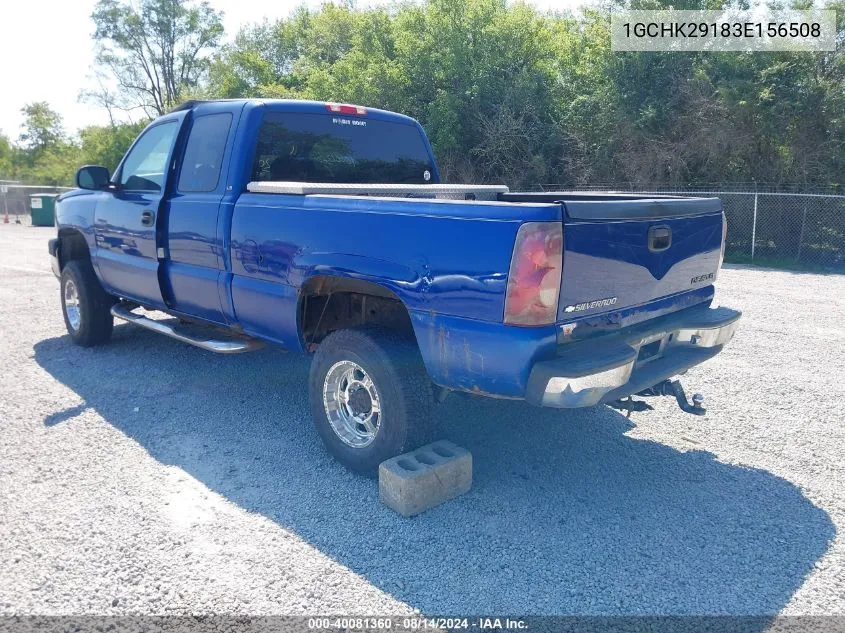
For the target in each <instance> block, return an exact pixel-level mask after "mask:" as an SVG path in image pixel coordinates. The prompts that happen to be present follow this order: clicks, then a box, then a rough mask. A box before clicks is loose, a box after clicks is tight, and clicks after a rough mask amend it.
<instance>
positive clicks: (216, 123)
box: [179, 112, 232, 192]
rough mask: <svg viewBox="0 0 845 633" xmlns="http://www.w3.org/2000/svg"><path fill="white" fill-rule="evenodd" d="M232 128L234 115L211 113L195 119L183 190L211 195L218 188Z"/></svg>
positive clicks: (181, 181)
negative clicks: (227, 140)
mask: <svg viewBox="0 0 845 633" xmlns="http://www.w3.org/2000/svg"><path fill="white" fill-rule="evenodd" d="M231 126H232V114H231V113H230V112H223V113H220V114H208V115H206V116H201V117H198V118H197V119H194V123H193V125H192V126H191V134H190V136H188V144H187V146H186V147H185V157H184V158H183V159H182V172H181V173H180V174H179V191H182V192H202V191H204V192H208V191H214V190H215V189H217V183H218V182H219V180H220V168H221V167H222V164H223V152H224V151H225V149H226V138H227V137H228V136H229V128H230V127H231Z"/></svg>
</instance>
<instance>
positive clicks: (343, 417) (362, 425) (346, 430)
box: [323, 360, 381, 448]
mask: <svg viewBox="0 0 845 633" xmlns="http://www.w3.org/2000/svg"><path fill="white" fill-rule="evenodd" d="M323 406H324V407H325V409H326V417H327V418H328V420H329V424H330V425H331V427H332V430H333V431H334V432H335V435H337V436H338V437H339V438H340V440H341V441H342V442H343V443H344V444H346V445H347V446H351V447H352V448H364V447H365V446H369V445H370V444H372V443H373V440H375V439H376V435H377V434H378V430H379V427H380V426H381V398H380V397H379V393H378V390H377V389H376V386H375V384H374V383H373V380H372V378H370V376H369V374H367V372H366V371H364V368H363V367H361V366H360V365H359V364H358V363H354V362H352V361H351V360H342V361H340V362H337V363H335V364H334V365H332V367H331V369H329V371H328V373H327V374H326V380H325V381H324V382H323Z"/></svg>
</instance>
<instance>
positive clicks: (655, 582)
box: [0, 225, 845, 615]
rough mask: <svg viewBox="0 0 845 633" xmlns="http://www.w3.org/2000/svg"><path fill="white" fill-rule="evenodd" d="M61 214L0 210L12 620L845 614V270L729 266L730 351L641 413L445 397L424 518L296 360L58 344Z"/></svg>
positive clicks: (6, 541) (723, 283) (3, 579)
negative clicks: (679, 398) (372, 476)
mask: <svg viewBox="0 0 845 633" xmlns="http://www.w3.org/2000/svg"><path fill="white" fill-rule="evenodd" d="M52 233H53V229H36V228H29V227H19V226H14V225H10V226H3V225H0V276H2V283H0V327H2V336H0V359H2V376H3V382H2V393H0V613H5V614H11V613H16V614H29V613H37V614H79V613H96V614H121V613H154V614H163V613H190V612H218V613H248V614H316V613H323V614H325V613H339V614H370V615H372V614H389V613H406V612H409V611H411V610H414V609H419V610H421V611H422V612H424V613H453V614H454V613H499V614H634V613H636V614H665V613H673V614H674V613H680V614H688V613H691V614H703V613H708V614H722V613H728V614H741V615H751V614H774V613H777V612H782V613H787V614H834V613H837V614H845V606H844V605H845V543H843V539H842V528H843V527H845V463H843V446H845V442H843V439H845V429H843V426H845V425H843V417H845V416H843V413H842V409H841V406H842V403H843V401H845V386H843V374H845V371H843V368H845V319H844V318H843V315H845V277H843V276H823V275H813V274H794V273H788V272H778V271H769V270H752V269H749V268H743V267H731V266H729V267H727V269H726V270H724V271H723V272H722V273H721V275H720V277H719V282H718V286H719V292H718V302H721V303H723V304H725V305H729V306H735V307H739V308H741V309H742V310H743V311H744V312H745V317H744V321H743V323H742V327H741V330H740V332H739V334H738V335H737V337H736V339H735V340H734V342H733V343H732V344H731V345H730V346H729V347H728V349H727V350H726V351H725V352H724V353H723V354H721V355H720V356H719V357H717V358H716V359H714V360H712V361H710V362H709V363H708V364H706V365H704V366H703V367H700V368H697V369H695V370H693V371H691V372H690V373H689V375H688V376H687V377H686V379H685V381H684V382H685V385H686V387H687V391H688V392H692V391H702V392H703V393H704V394H705V395H706V396H707V400H706V405H707V406H709V407H710V413H709V414H708V416H707V417H706V418H704V419H700V418H696V417H693V416H689V415H686V414H683V413H682V412H681V411H680V410H679V409H678V408H677V407H676V406H675V405H674V404H673V403H672V402H670V401H669V400H668V399H661V400H660V401H658V402H657V403H656V410H655V411H653V412H645V413H635V414H634V415H633V417H632V419H631V420H626V419H625V417H623V416H622V415H620V414H618V413H617V412H615V411H612V410H610V409H607V408H600V409H594V410H585V411H574V412H562V411H554V410H541V409H535V408H532V407H530V406H528V405H525V404H522V403H518V402H497V401H491V400H484V399H474V398H468V397H452V398H450V399H449V400H447V402H446V403H445V404H444V405H442V406H440V407H439V408H438V413H437V415H438V416H439V418H440V424H441V428H442V435H443V436H444V437H447V438H449V439H451V440H453V441H455V442H457V443H458V444H461V445H463V446H466V447H467V448H469V450H471V451H472V453H473V456H474V461H475V484H474V487H473V489H472V491H471V492H470V493H469V494H467V495H466V496H464V497H461V498H459V499H457V500H455V501H453V502H450V503H448V504H446V505H444V506H441V507H439V508H437V509H435V510H433V511H430V512H428V513H426V514H424V515H421V516H419V517H416V518H414V519H410V520H407V519H402V518H400V517H399V516H397V515H395V514H394V513H393V512H391V511H390V510H388V509H387V508H385V507H383V506H382V505H381V504H380V503H379V501H378V491H377V485H376V482H374V481H372V480H369V479H365V478H362V477H359V476H355V475H352V474H350V473H348V472H347V471H345V470H344V469H343V468H341V467H340V466H338V465H336V464H335V463H334V462H333V461H332V460H331V459H329V458H328V457H327V455H326V454H325V453H324V451H323V449H322V447H321V445H320V444H319V442H318V439H317V437H316V434H315V432H314V431H313V430H312V427H311V422H310V420H309V417H308V412H307V406H306V398H305V394H304V389H305V386H306V375H307V363H306V361H305V360H304V359H302V358H300V357H297V356H295V355H288V354H284V353H282V352H281V351H277V350H264V351H261V352H258V353H254V354H249V355H244V356H238V357H231V358H230V357H218V356H214V355H212V354H209V353H206V352H203V351H201V350H198V349H195V348H191V347H188V346H186V345H183V344H180V343H178V342H175V341H172V340H170V339H166V338H163V337H159V336H157V335H155V334H152V333H147V332H145V331H143V330H140V329H138V328H135V327H133V326H131V325H127V324H123V325H118V326H117V327H116V328H115V336H114V340H113V342H112V344H111V345H109V346H107V347H103V348H100V349H95V350H83V349H79V348H76V347H74V346H73V345H71V344H70V342H69V340H68V337H67V336H66V335H65V331H64V326H63V323H62V318H61V314H60V309H59V297H58V283H57V281H56V280H55V279H54V278H53V277H52V275H51V274H50V273H49V265H48V260H47V252H46V245H45V243H46V240H47V239H48V237H49V236H50V235H52Z"/></svg>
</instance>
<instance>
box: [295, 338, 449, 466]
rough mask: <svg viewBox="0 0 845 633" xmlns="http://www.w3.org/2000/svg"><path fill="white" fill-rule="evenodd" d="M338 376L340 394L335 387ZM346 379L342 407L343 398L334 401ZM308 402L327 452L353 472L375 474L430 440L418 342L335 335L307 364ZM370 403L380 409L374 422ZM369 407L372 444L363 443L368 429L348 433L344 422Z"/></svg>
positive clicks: (426, 388)
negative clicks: (369, 383)
mask: <svg viewBox="0 0 845 633" xmlns="http://www.w3.org/2000/svg"><path fill="white" fill-rule="evenodd" d="M356 366H357V368H358V369H360V370H361V372H358V371H357V370H356V369H355V367H356ZM350 372H351V373H350ZM362 373H363V375H364V376H366V377H369V378H370V379H371V381H372V386H373V389H372V390H369V389H367V388H366V387H362V385H365V384H367V383H366V380H364V379H363V377H362V375H361V374H362ZM338 376H340V377H341V378H340V386H339V389H338V388H336V387H335V385H337V382H336V381H338ZM344 376H345V377H346V378H347V391H346V393H347V394H350V393H351V394H352V395H351V397H349V400H348V403H347V407H346V408H344V405H343V403H342V402H341V400H342V399H343V398H344V397H347V396H343V395H341V396H340V398H334V397H332V396H333V394H338V393H339V392H343V377H344ZM351 381H354V384H353V382H351ZM350 385H352V386H350ZM363 391H366V392H367V393H366V394H363ZM373 394H375V398H373ZM309 397H310V401H311V415H312V417H313V419H314V424H315V426H316V427H317V432H318V433H319V434H320V437H321V438H322V440H323V443H324V444H325V446H326V449H327V450H328V452H329V453H330V454H331V455H332V456H333V457H334V458H335V459H337V460H338V461H339V462H340V463H342V464H343V465H345V466H347V467H348V468H350V469H351V470H354V471H357V472H361V473H366V474H374V473H375V472H376V471H377V470H378V466H379V464H380V463H381V462H383V461H384V460H386V459H389V458H391V457H394V456H396V455H400V454H401V453H405V452H407V451H410V450H413V449H414V448H417V447H419V446H421V445H422V444H425V443H427V442H428V441H430V436H431V433H432V424H431V406H432V401H433V397H432V390H431V382H430V380H429V378H428V374H427V373H426V371H425V366H424V365H423V362H422V358H421V357H420V353H419V349H418V348H417V346H416V342H415V341H413V340H412V339H411V340H409V339H408V338H405V337H402V336H400V335H398V334H397V333H395V332H392V331H390V330H384V329H380V328H363V329H357V330H339V331H337V332H333V333H332V334H330V335H329V336H327V337H326V338H325V339H324V340H323V342H322V343H321V344H320V347H319V348H317V352H316V354H315V355H314V359H313V361H312V363H311V372H310V376H309ZM374 402H375V404H376V405H377V408H378V409H379V413H378V414H377V417H373V415H372V414H373V413H374V411H373V409H374V408H376V407H374V406H373V404H374ZM367 403H369V405H370V407H369V410H370V416H369V420H370V426H371V427H376V428H375V431H374V432H370V433H369V435H372V439H369V441H368V443H363V444H362V442H367V439H368V438H366V437H362V436H363V435H365V434H367V432H368V430H369V429H367V428H366V427H365V426H364V425H363V424H359V425H355V428H353V429H352V430H350V429H349V423H348V421H349V419H350V416H349V413H350V411H351V412H352V413H354V414H358V415H361V416H364V415H365V413H364V412H366V411H367V406H366V405H367ZM353 405H356V406H353ZM333 420H334V423H333ZM338 427H340V428H341V429H342V430H343V428H344V427H345V428H346V432H345V437H346V439H344V438H343V437H342V436H341V433H339V432H338V431H336V430H335V429H336V428H338ZM356 443H357V444H360V445H355V444H356Z"/></svg>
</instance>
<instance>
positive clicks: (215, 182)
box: [161, 102, 244, 323]
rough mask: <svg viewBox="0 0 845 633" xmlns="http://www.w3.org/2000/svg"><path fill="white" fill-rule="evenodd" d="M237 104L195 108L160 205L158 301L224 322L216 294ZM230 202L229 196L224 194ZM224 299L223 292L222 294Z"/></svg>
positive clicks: (225, 232)
mask: <svg viewBox="0 0 845 633" xmlns="http://www.w3.org/2000/svg"><path fill="white" fill-rule="evenodd" d="M243 107H244V106H243V103H233V102H212V103H203V104H199V105H197V106H195V107H194V108H193V110H192V111H191V114H190V117H189V119H188V120H187V121H186V123H185V133H186V134H185V136H186V140H185V142H184V148H183V149H181V150H180V151H179V152H178V154H179V155H181V159H180V160H177V163H178V165H179V167H178V170H177V171H178V177H177V179H176V185H175V187H174V191H173V194H172V195H171V196H169V198H168V200H167V201H166V202H165V206H164V211H163V212H164V225H163V226H164V227H165V228H166V230H165V232H164V239H165V244H164V246H165V248H164V259H163V260H162V271H161V272H162V285H163V292H164V299H165V302H166V304H167V306H168V307H169V308H170V309H171V310H175V311H177V312H181V313H183V314H187V315H191V316H195V317H198V318H200V319H203V320H206V321H214V322H217V323H224V322H225V319H224V318H223V310H222V308H221V301H220V291H221V285H223V287H224V289H225V285H224V284H223V283H222V281H221V276H223V275H224V272H225V271H224V269H225V265H224V259H223V251H224V241H225V237H226V236H227V235H228V222H227V220H228V218H229V217H230V214H231V204H232V203H231V202H229V203H228V205H229V206H227V203H226V202H224V197H225V196H226V193H227V191H228V192H231V190H232V187H229V186H228V178H227V176H228V166H229V162H230V160H229V159H230V156H231V154H232V151H233V146H234V137H235V128H236V127H237V123H238V120H239V118H240V113H241V110H243ZM230 197H231V195H230ZM224 294H225V292H224Z"/></svg>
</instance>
